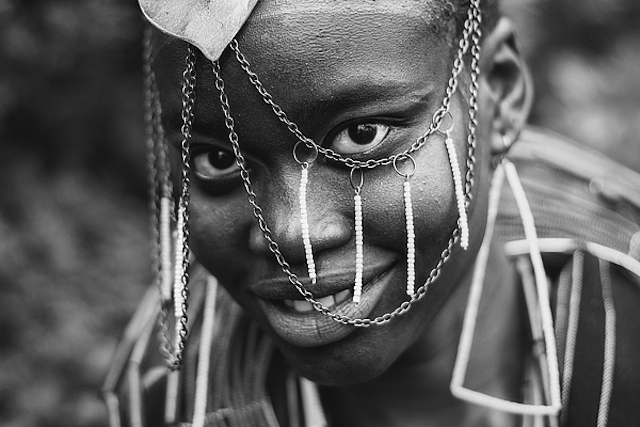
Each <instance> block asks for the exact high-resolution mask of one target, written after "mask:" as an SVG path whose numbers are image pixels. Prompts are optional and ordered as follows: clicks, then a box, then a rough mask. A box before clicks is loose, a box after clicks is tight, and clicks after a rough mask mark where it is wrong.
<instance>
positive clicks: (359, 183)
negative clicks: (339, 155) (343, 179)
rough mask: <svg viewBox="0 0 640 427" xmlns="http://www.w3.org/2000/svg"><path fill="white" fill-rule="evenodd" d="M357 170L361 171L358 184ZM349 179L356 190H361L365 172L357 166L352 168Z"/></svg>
mask: <svg viewBox="0 0 640 427" xmlns="http://www.w3.org/2000/svg"><path fill="white" fill-rule="evenodd" d="M355 171H358V172H360V179H358V181H357V184H356V180H355V177H354V173H355ZM349 180H350V181H351V187H353V189H354V190H356V191H358V192H359V191H360V190H361V189H362V186H363V185H364V172H362V169H361V168H357V167H356V168H351V173H350V174H349Z"/></svg>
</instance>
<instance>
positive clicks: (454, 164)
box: [445, 132, 469, 250]
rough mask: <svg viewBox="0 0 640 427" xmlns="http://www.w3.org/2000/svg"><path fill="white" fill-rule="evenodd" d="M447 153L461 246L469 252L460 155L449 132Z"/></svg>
mask: <svg viewBox="0 0 640 427" xmlns="http://www.w3.org/2000/svg"><path fill="white" fill-rule="evenodd" d="M445 145H446V146H447V153H448V154H449V164H450V165H451V173H452V174H453V186H454V191H455V195H456V205H457V207H458V221H459V223H458V225H459V227H460V246H461V247H462V249H464V250H467V248H468V247H469V221H468V219H467V209H466V206H465V197H464V190H463V187H462V173H461V172H460V164H459V163H458V155H457V153H456V148H455V145H454V144H453V139H451V135H450V134H449V132H447V139H446V140H445Z"/></svg>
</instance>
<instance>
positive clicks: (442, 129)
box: [437, 110, 453, 133]
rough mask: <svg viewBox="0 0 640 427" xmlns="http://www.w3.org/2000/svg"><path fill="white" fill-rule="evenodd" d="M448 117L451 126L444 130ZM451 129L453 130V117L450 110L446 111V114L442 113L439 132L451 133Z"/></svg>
mask: <svg viewBox="0 0 640 427" xmlns="http://www.w3.org/2000/svg"><path fill="white" fill-rule="evenodd" d="M447 117H449V126H447V127H446V129H445V128H443V123H445V119H446V118H447ZM451 129H453V116H452V115H451V113H450V112H449V110H446V111H445V112H444V113H442V121H441V122H440V124H439V125H438V128H437V131H438V132H440V133H447V132H450V131H451Z"/></svg>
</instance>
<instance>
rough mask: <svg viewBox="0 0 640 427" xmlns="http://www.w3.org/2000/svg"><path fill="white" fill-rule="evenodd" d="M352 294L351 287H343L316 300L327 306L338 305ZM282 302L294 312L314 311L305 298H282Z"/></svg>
mask: <svg viewBox="0 0 640 427" xmlns="http://www.w3.org/2000/svg"><path fill="white" fill-rule="evenodd" d="M352 296H353V293H352V292H351V289H345V290H343V291H340V292H338V293H336V294H334V295H328V296H326V297H323V298H318V299H316V301H317V302H319V303H320V304H322V305H324V306H325V307H327V308H333V307H335V306H336V305H339V304H341V303H343V302H345V301H347V300H348V299H349V298H350V297H352ZM284 304H285V305H286V306H287V307H289V308H291V309H293V311H295V312H296V313H310V312H312V311H314V308H313V306H312V305H311V303H310V302H308V301H305V300H296V299H286V300H284Z"/></svg>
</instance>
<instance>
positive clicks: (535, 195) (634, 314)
mask: <svg viewBox="0 0 640 427" xmlns="http://www.w3.org/2000/svg"><path fill="white" fill-rule="evenodd" d="M509 158H510V159H511V160H512V161H513V162H514V164H515V165H516V168H517V170H518V173H519V175H520V179H521V181H522V184H523V187H524V189H525V193H526V196H527V199H528V201H529V204H530V206H531V211H532V213H533V216H534V222H535V228H536V231H537V234H538V236H537V237H538V239H537V242H538V244H539V246H540V251H541V252H542V255H543V259H544V262H545V269H546V270H547V275H548V276H549V277H550V278H551V281H552V283H553V285H554V286H553V289H552V290H551V305H552V310H553V311H554V316H555V329H556V331H555V334H556V339H557V341H558V359H559V361H560V376H561V383H562V388H563V407H564V409H563V411H564V412H565V415H566V414H568V419H569V425H595V424H596V420H597V419H598V418H599V417H606V418H605V419H608V425H616V426H617V425H640V405H639V404H640V363H639V362H638V360H640V359H638V357H637V355H638V354H640V340H638V337H639V336H640V311H639V310H638V308H639V307H640V175H639V174H637V173H635V172H634V171H632V170H630V169H628V168H626V167H624V166H621V165H619V164H617V163H616V162H613V161H612V160H610V159H608V158H606V157H605V156H604V155H602V154H599V153H597V152H594V151H592V150H589V149H587V148H586V147H584V146H581V145H580V144H577V143H575V142H573V141H570V140H567V139H564V138H562V137H559V136H557V135H554V134H551V133H547V132H541V131H538V130H532V129H528V130H526V131H525V132H524V133H523V135H522V139H521V140H520V141H518V143H517V144H515V145H514V147H513V151H512V152H510V153H509ZM497 227H498V228H497V232H498V235H499V237H500V238H501V239H502V240H503V241H504V242H505V247H506V248H507V253H509V254H511V255H512V256H525V257H526V256H528V245H527V243H526V241H525V240H524V231H523V227H522V221H521V219H520V212H519V210H518V208H517V206H516V203H515V200H514V197H513V194H512V193H511V191H510V190H509V189H508V188H505V189H503V194H502V198H501V209H500V214H499V217H498V224H497ZM572 301H574V302H573V303H572ZM572 319H574V320H572Z"/></svg>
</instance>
